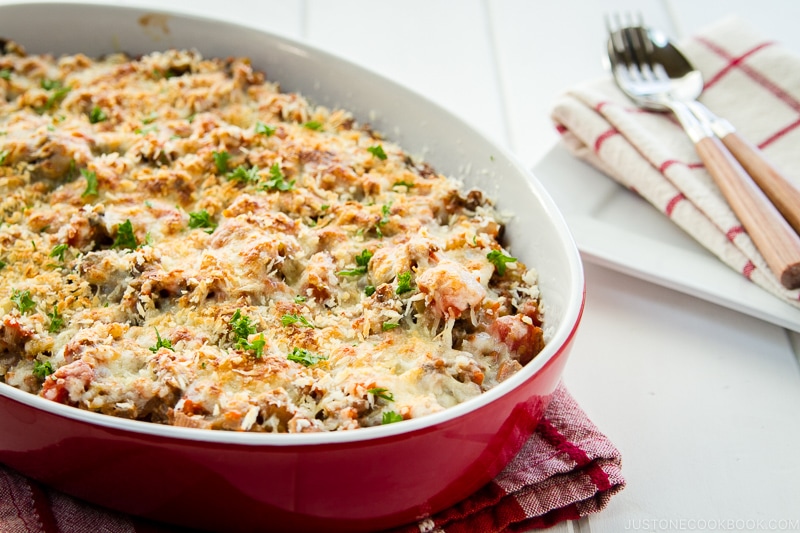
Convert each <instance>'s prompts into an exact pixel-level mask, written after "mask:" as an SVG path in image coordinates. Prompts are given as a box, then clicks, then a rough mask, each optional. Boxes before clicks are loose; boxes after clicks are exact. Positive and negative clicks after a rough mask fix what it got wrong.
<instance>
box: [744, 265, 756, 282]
mask: <svg viewBox="0 0 800 533" xmlns="http://www.w3.org/2000/svg"><path fill="white" fill-rule="evenodd" d="M755 269H756V266H755V265H754V264H753V262H752V261H748V262H747V264H746V265H744V268H743V269H742V274H744V277H746V278H747V279H750V276H752V275H753V271H754V270H755Z"/></svg>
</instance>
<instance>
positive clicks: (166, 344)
mask: <svg viewBox="0 0 800 533" xmlns="http://www.w3.org/2000/svg"><path fill="white" fill-rule="evenodd" d="M153 329H154V330H156V345H155V346H151V347H150V351H151V352H153V353H156V352H158V351H159V350H160V349H161V348H166V349H167V350H172V351H173V352H174V351H175V348H173V347H172V341H171V340H169V339H162V338H161V335H159V334H158V328H156V327H153Z"/></svg>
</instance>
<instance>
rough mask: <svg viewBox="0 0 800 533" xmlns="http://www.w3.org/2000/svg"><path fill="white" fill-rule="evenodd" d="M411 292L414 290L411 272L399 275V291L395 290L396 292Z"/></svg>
mask: <svg viewBox="0 0 800 533" xmlns="http://www.w3.org/2000/svg"><path fill="white" fill-rule="evenodd" d="M410 290H412V288H411V272H409V271H406V272H401V273H400V274H398V275H397V290H395V292H396V293H397V294H403V293H404V292H408V291H410Z"/></svg>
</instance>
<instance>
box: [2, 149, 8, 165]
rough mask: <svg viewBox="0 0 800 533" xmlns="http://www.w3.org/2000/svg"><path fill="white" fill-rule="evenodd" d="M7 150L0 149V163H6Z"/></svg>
mask: <svg viewBox="0 0 800 533" xmlns="http://www.w3.org/2000/svg"><path fill="white" fill-rule="evenodd" d="M10 153H11V152H9V151H8V150H1V151H0V165H4V164H5V163H6V157H8V154H10Z"/></svg>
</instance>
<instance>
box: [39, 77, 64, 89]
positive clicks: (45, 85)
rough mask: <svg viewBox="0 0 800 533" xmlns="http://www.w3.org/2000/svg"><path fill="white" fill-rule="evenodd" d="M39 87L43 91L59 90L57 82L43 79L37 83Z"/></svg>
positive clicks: (59, 83)
mask: <svg viewBox="0 0 800 533" xmlns="http://www.w3.org/2000/svg"><path fill="white" fill-rule="evenodd" d="M39 86H40V87H41V88H42V89H44V90H45V91H52V90H53V89H59V88H61V82H60V81H58V80H48V79H43V80H42V81H40V82H39Z"/></svg>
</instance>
